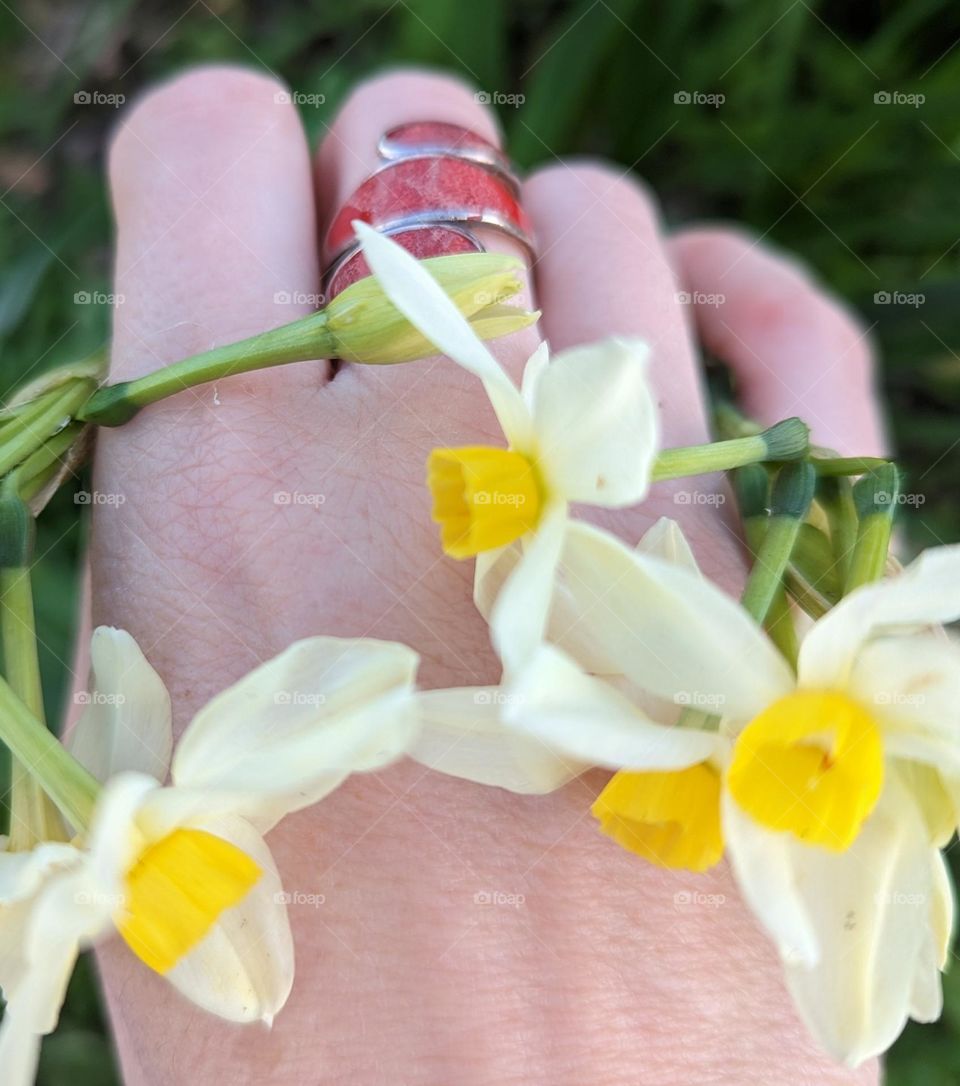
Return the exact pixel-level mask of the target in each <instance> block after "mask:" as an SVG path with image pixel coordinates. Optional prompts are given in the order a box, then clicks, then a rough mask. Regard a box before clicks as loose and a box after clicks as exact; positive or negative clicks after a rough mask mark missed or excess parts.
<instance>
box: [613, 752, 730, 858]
mask: <svg viewBox="0 0 960 1086" xmlns="http://www.w3.org/2000/svg"><path fill="white" fill-rule="evenodd" d="M593 814H594V817H595V818H597V819H598V820H599V821H600V828H601V829H602V830H603V832H604V833H606V834H607V835H608V836H610V837H612V838H613V839H614V841H616V842H617V843H618V844H620V845H622V846H623V847H624V848H625V849H628V850H629V851H630V852H635V853H636V854H637V855H638V856H642V857H643V858H644V859H645V860H650V861H651V863H655V864H657V865H658V866H660V867H684V868H687V869H688V870H689V871H706V869H707V868H708V867H712V866H713V865H714V864H715V863H717V862H718V861H719V859H720V857H721V856H722V855H723V833H722V831H721V828H720V775H719V773H717V771H716V770H715V769H714V768H713V766H711V765H708V764H707V763H706V762H701V763H700V764H698V765H694V766H690V768H689V769H681V770H677V771H674V772H669V773H632V772H628V771H626V770H622V771H621V772H619V773H617V774H615V775H614V777H613V778H612V779H611V780H610V782H609V783H608V784H607V787H606V788H604V790H603V791H602V792H601V793H600V795H599V796H598V797H597V799H596V802H595V803H594V805H593Z"/></svg>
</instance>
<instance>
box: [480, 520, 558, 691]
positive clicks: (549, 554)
mask: <svg viewBox="0 0 960 1086" xmlns="http://www.w3.org/2000/svg"><path fill="white" fill-rule="evenodd" d="M566 528H567V510H566V507H565V506H563V505H555V506H553V508H549V509H547V510H545V511H544V514H543V517H542V519H541V521H540V524H539V526H538V527H537V530H536V532H535V533H534V534H533V535H532V536H531V537H530V539H529V541H528V542H526V544H525V549H524V553H523V557H522V558H521V559H520V561H519V562H518V563H517V565H516V567H515V568H514V569H513V570H512V571H511V573H510V575H509V576H508V577H507V579H506V582H505V583H504V585H503V588H502V589H501V590H500V594H499V595H498V596H497V602H496V603H495V604H494V606H493V612H492V614H491V616H490V638H491V640H492V641H493V646H494V648H495V649H496V651H497V654H498V656H499V657H500V659H501V661H502V662H503V667H504V672H505V673H507V674H512V673H513V671H514V670H515V669H516V668H519V667H522V666H523V664H524V663H525V662H526V660H527V659H528V658H529V656H530V654H531V653H532V652H533V650H534V649H535V648H536V647H537V645H538V644H539V643H540V642H541V641H542V640H543V638H544V636H545V634H546V631H547V623H548V622H549V619H550V605H551V603H552V600H553V596H554V589H555V586H556V577H557V565H558V563H559V561H560V552H561V551H562V549H563V539H564V535H565V532H566Z"/></svg>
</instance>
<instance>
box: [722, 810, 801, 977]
mask: <svg viewBox="0 0 960 1086" xmlns="http://www.w3.org/2000/svg"><path fill="white" fill-rule="evenodd" d="M721 803H722V815H723V838H724V841H725V842H726V845H727V856H728V857H729V858H730V864H731V866H732V867H733V871H734V874H735V875H736V878H737V884H738V885H739V887H740V892H741V893H742V894H743V896H744V899H745V900H746V902H747V904H748V905H749V906H750V908H751V910H752V911H753V913H754V914H755V915H756V916H757V918H758V919H759V921H760V923H761V924H762V925H763V926H764V927H765V928H766V930H767V932H768V933H769V935H770V937H771V938H772V939H773V941H774V943H775V944H776V947H777V951H778V953H779V954H780V957H781V958H782V959H783V960H784V961H785V962H802V963H803V964H805V965H806V966H808V967H812V966H814V965H816V963H817V961H818V960H819V958H820V946H819V940H818V938H817V932H816V929H815V927H814V925H813V920H812V918H811V916H810V914H809V911H808V909H807V906H806V903H805V901H804V898H803V893H802V889H801V887H800V885H799V883H798V874H797V871H796V868H795V864H794V861H795V859H796V857H795V850H796V849H797V848H800V847H803V846H800V845H797V844H796V843H795V842H794V840H793V839H792V838H791V837H789V836H788V835H787V834H785V833H773V832H772V831H771V830H768V829H766V828H765V827H764V826H761V825H759V824H758V823H756V822H754V821H753V819H751V818H749V817H748V816H747V815H746V814H745V813H744V812H743V811H742V810H741V809H740V807H738V806H737V804H736V802H735V801H734V800H733V798H732V797H731V795H730V793H729V791H728V790H727V789H724V790H723V798H722V801H721Z"/></svg>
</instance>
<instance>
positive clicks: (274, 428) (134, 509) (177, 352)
mask: <svg viewBox="0 0 960 1086" xmlns="http://www.w3.org/2000/svg"><path fill="white" fill-rule="evenodd" d="M110 181H111V189H112V193H113V202H114V208H115V214H116V220H117V258H116V292H117V294H118V296H119V297H120V298H122V299H123V301H122V304H120V305H118V307H117V309H116V313H115V322H114V337H113V342H114V348H113V369H112V376H113V377H114V378H120V379H123V378H130V377H133V376H136V375H137V374H142V373H145V372H148V371H150V370H153V369H156V368H157V367H159V366H161V365H163V364H165V363H168V362H171V361H173V360H175V359H178V358H181V357H185V356H187V355H190V354H192V353H194V352H197V351H201V350H204V349H207V348H209V347H212V346H215V345H219V344H224V343H229V342H231V341H234V340H237V339H240V338H243V337H244V336H247V335H251V334H253V333H254V332H260V331H263V330H264V329H266V328H270V327H273V326H276V325H278V324H281V323H284V322H286V321H289V320H292V319H294V318H295V317H297V316H299V315H301V314H303V313H305V312H309V311H310V310H311V309H312V308H314V306H313V305H312V304H311V299H310V295H311V292H313V293H315V292H316V291H317V290H318V285H317V281H318V270H317V256H316V246H315V241H314V221H315V220H314V203H313V189H312V179H311V175H310V159H309V153H308V150H307V146H306V142H305V139H304V136H303V132H302V129H301V126H300V122H299V119H298V117H297V114H296V111H295V109H294V107H293V106H292V105H290V104H289V99H288V97H287V96H286V95H285V94H284V93H283V89H282V88H281V87H280V86H279V85H278V84H276V83H275V82H274V81H273V80H270V79H267V78H264V77H263V76H260V75H256V74H252V73H250V72H247V71H243V70H239V69H228V68H207V69H200V70H197V71H195V72H192V73H190V74H188V75H186V76H184V77H181V78H178V79H176V80H174V81H173V82H171V83H168V84H167V85H166V86H163V87H161V88H160V89H159V90H157V91H154V92H153V93H151V94H150V95H148V96H147V97H146V98H144V99H143V101H142V102H140V103H139V104H138V105H137V106H136V107H135V108H134V109H133V110H131V111H130V112H129V113H128V114H127V115H126V117H125V118H124V119H123V122H122V125H121V127H120V129H119V131H118V133H117V135H116V138H115V140H114V143H113V146H112V149H111V154H110ZM323 381H324V373H323V368H322V366H321V365H320V364H317V363H304V364H302V365H299V366H290V367H282V368H281V369H277V370H269V371H265V372H260V373H254V374H249V375H244V376H239V377H235V378H231V379H228V380H225V381H222V382H219V383H217V384H216V385H211V386H203V387H201V388H198V389H194V390H189V391H186V392H184V393H181V394H179V395H177V396H176V397H174V398H172V399H170V400H168V401H164V402H162V403H159V404H156V405H154V406H152V407H151V408H149V409H148V410H146V411H144V412H143V413H142V414H141V415H140V416H138V417H137V418H136V419H135V420H134V421H133V422H132V423H130V424H128V425H127V426H124V427H123V428H121V429H118V430H105V431H102V432H101V434H100V439H99V448H98V457H97V467H96V479H97V482H96V486H97V489H98V492H100V493H103V494H106V495H114V496H115V498H114V500H113V501H111V502H104V503H101V504H98V505H97V507H96V516H95V518H94V525H93V547H92V577H93V607H94V616H95V619H96V621H97V622H110V623H115V624H118V625H123V626H125V627H126V628H128V629H129V630H130V631H131V632H132V633H133V634H134V635H135V636H136V637H137V638H138V639H139V640H140V641H141V643H142V644H143V646H144V648H145V650H146V651H147V652H148V654H149V655H150V657H151V660H152V661H153V662H154V663H156V664H157V665H158V666H159V668H160V670H161V672H162V673H163V674H164V675H165V676H168V677H169V678H170V679H171V680H172V681H173V682H174V683H175V684H176V683H179V682H183V683H184V684H187V685H189V684H190V683H192V682H193V678H194V677H193V676H189V677H187V676H184V675H183V674H182V673H183V671H184V661H183V654H182V645H183V643H184V641H186V642H188V643H189V642H190V640H191V639H192V638H197V639H198V640H199V643H201V644H204V643H205V644H210V641H211V625H213V626H215V627H216V629H217V631H218V634H217V643H216V651H217V654H218V656H220V657H221V658H231V657H232V658H233V659H234V660H235V661H236V662H235V667H236V668H237V670H239V669H240V668H241V667H243V668H244V669H245V668H249V667H250V666H251V665H252V664H253V663H255V662H257V661H256V658H255V657H254V655H253V654H252V653H251V651H250V648H249V645H248V643H247V642H248V641H249V638H247V637H244V636H241V635H238V634H237V633H235V632H233V631H239V630H242V629H243V626H244V620H243V615H244V612H245V611H246V613H249V608H250V606H251V602H252V596H253V594H254V592H255V585H254V583H253V581H252V577H251V575H250V569H249V565H250V563H251V562H252V558H251V555H252V550H251V548H252V545H253V543H254V540H255V539H257V538H259V537H260V536H262V534H263V532H264V528H265V527H268V526H269V520H268V518H267V516H266V514H267V513H269V512H272V511H273V510H272V508H271V507H270V505H269V498H266V499H265V501H264V509H263V512H262V513H261V515H260V516H259V517H256V518H255V517H254V516H253V515H252V514H251V512H250V509H249V504H250V503H248V498H249V495H250V493H251V491H252V490H254V489H255V488H256V489H258V490H261V489H262V490H263V491H264V493H265V494H267V493H269V492H270V491H271V489H272V490H277V489H279V487H278V486H277V485H276V484H273V485H272V486H271V484H272V479H273V476H274V473H275V472H276V471H277V465H278V464H279V463H281V462H282V461H283V459H284V457H285V455H286V454H285V452H284V449H285V443H286V442H287V441H288V440H294V438H292V437H291V438H288V435H289V434H290V433H291V430H292V429H293V426H294V421H295V420H293V416H292V413H291V410H290V405H291V404H296V405H299V406H300V407H301V408H303V409H309V408H311V407H312V408H313V409H314V413H315V414H316V412H317V410H318V405H319V401H320V399H321V397H322V388H321V386H322V384H323ZM314 425H316V421H315V422H314ZM241 507H242V509H243V511H242V513H241V512H240V509H241ZM224 525H230V527H229V529H225V528H224V527H223V526H224ZM228 573H230V574H232V576H231V577H229V578H228V577H227V574H228ZM227 580H229V582H230V583H229V584H228V583H227ZM211 612H213V615H212V614H211ZM232 619H236V621H235V622H232V621H231V620H232ZM227 630H229V631H231V632H230V633H229V634H228V635H226V636H225V632H226V631H227ZM241 661H242V664H241ZM194 696H202V691H200V690H195V691H194Z"/></svg>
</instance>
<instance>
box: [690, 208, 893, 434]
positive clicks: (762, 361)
mask: <svg viewBox="0 0 960 1086" xmlns="http://www.w3.org/2000/svg"><path fill="white" fill-rule="evenodd" d="M672 253H673V257H674V259H675V261H676V264H677V268H678V272H679V275H680V278H681V279H682V281H683V283H684V287H685V289H686V290H687V291H688V292H689V293H690V294H691V296H692V301H693V314H694V320H695V324H696V330H697V334H698V335H699V337H700V339H701V340H702V341H703V343H704V345H705V346H706V348H707V349H708V350H709V351H710V352H712V353H713V354H715V355H716V356H717V357H719V358H720V359H721V360H722V361H723V362H725V363H727V364H728V365H729V366H730V367H731V368H732V369H733V371H734V374H735V376H736V378H737V381H738V385H739V392H740V396H741V399H742V402H743V406H744V408H745V409H746V410H747V412H749V413H750V414H751V415H753V416H755V417H756V418H757V419H758V420H759V421H761V422H764V423H772V422H776V421H778V420H779V419H782V418H788V417H789V416H791V415H800V416H801V417H802V418H804V419H805V421H806V422H808V423H809V424H810V426H811V429H812V434H813V439H814V441H816V442H817V443H818V444H821V445H826V446H827V447H829V448H832V449H835V450H837V451H838V452H840V453H844V454H850V455H862V456H874V455H882V453H883V450H884V448H885V447H886V441H885V439H884V434H883V425H882V422H881V419H880V411H879V407H878V400H877V395H876V392H875V388H874V367H873V358H872V352H871V349H870V342H869V339H868V337H867V332H866V330H865V329H864V328H863V326H862V325H861V324H860V322H859V321H858V320H857V318H856V317H855V316H854V315H853V314H852V313H851V312H850V310H849V309H848V308H847V307H846V306H844V305H843V304H842V303H841V302H840V301H839V300H838V299H837V298H834V297H832V296H831V295H830V294H828V293H827V292H826V291H825V290H823V289H822V288H821V287H819V286H818V285H817V284H816V282H815V281H814V280H813V278H812V277H811V275H810V274H809V272H808V271H806V269H804V268H803V267H802V266H801V265H799V264H798V263H797V262H795V261H793V260H789V259H787V258H786V257H783V256H779V255H777V254H776V253H774V252H771V251H770V250H769V249H768V248H766V247H765V246H763V245H761V244H760V243H759V242H758V241H757V240H756V239H755V238H753V237H751V236H750V235H749V234H747V233H744V232H741V231H738V230H732V229H728V228H723V227H708V228H701V229H696V230H687V231H683V232H681V233H680V234H678V235H677V237H676V239H675V240H674V241H673V244H672Z"/></svg>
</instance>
